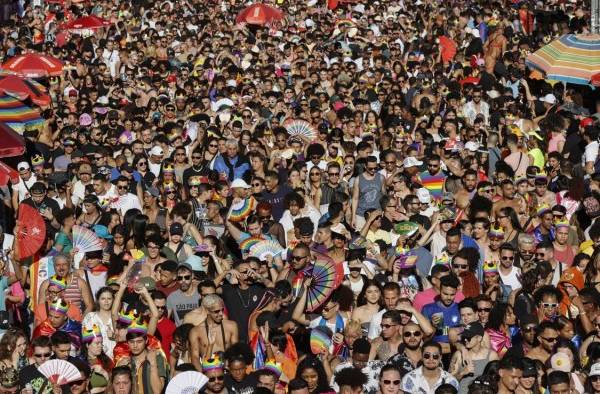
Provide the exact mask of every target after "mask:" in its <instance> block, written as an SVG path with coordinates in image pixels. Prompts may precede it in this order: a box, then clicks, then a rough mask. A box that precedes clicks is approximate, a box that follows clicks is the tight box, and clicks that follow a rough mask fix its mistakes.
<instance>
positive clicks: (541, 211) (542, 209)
mask: <svg viewBox="0 0 600 394" xmlns="http://www.w3.org/2000/svg"><path fill="white" fill-rule="evenodd" d="M548 211H550V206H549V205H548V204H545V203H544V204H541V205H539V206H538V207H537V210H536V213H537V214H538V216H542V215H543V214H545V213H546V212H548Z"/></svg>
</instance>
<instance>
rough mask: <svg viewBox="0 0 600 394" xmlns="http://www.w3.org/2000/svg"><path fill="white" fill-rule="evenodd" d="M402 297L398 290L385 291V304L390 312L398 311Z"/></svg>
mask: <svg viewBox="0 0 600 394" xmlns="http://www.w3.org/2000/svg"><path fill="white" fill-rule="evenodd" d="M399 298H400V295H399V294H398V292H397V291H396V290H385V291H384V292H383V302H384V304H385V307H386V308H387V309H388V310H393V309H396V305H398V299H399Z"/></svg>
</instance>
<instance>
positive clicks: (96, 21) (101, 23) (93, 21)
mask: <svg viewBox="0 0 600 394" xmlns="http://www.w3.org/2000/svg"><path fill="white" fill-rule="evenodd" d="M110 25H111V23H110V21H108V20H106V19H103V18H100V17H98V16H96V15H89V16H83V17H81V18H77V19H75V20H74V21H71V22H69V23H67V24H65V25H64V26H63V27H62V28H63V29H64V30H82V29H101V28H103V27H106V26H110Z"/></svg>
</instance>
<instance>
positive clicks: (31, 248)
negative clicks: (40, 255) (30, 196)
mask: <svg viewBox="0 0 600 394" xmlns="http://www.w3.org/2000/svg"><path fill="white" fill-rule="evenodd" d="M18 221H19V226H18V228H17V231H16V232H15V236H16V237H17V248H18V251H19V253H18V256H19V258H20V259H24V258H27V257H29V256H33V254H34V253H35V252H37V251H38V250H40V248H41V247H42V244H43V243H44V240H45V239H46V223H44V218H42V215H40V213H39V212H38V210H37V209H35V208H33V207H32V206H30V205H27V204H21V205H19V218H18Z"/></svg>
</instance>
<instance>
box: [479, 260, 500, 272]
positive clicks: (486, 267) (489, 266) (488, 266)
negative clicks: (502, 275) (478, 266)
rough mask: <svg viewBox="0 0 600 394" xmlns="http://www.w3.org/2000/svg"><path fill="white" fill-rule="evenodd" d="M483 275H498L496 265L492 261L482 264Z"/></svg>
mask: <svg viewBox="0 0 600 394" xmlns="http://www.w3.org/2000/svg"><path fill="white" fill-rule="evenodd" d="M482 268H483V274H484V275H491V274H497V273H498V264H497V263H495V262H493V261H485V262H484V263H483V267H482Z"/></svg>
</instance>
